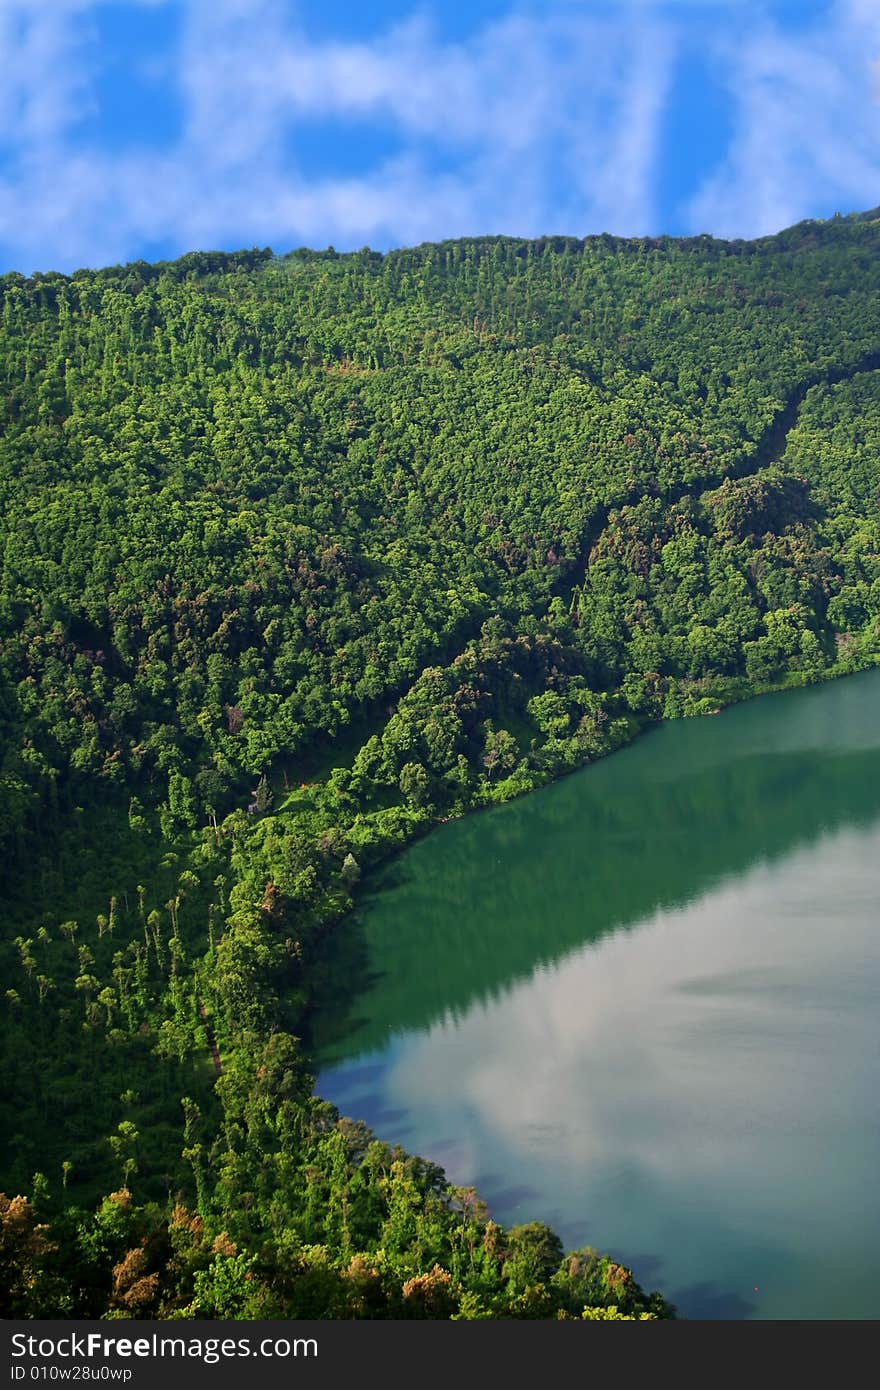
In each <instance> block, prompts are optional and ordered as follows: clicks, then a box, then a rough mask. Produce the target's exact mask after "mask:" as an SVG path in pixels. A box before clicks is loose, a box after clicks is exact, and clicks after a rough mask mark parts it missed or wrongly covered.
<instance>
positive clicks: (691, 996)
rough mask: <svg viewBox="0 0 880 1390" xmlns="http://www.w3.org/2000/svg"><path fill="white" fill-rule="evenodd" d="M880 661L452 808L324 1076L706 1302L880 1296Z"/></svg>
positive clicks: (379, 891) (696, 1305) (800, 1311)
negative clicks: (497, 800) (493, 804)
mask: <svg viewBox="0 0 880 1390" xmlns="http://www.w3.org/2000/svg"><path fill="white" fill-rule="evenodd" d="M878 905H880V672H871V673H869V674H866V675H862V676H855V677H852V678H849V679H847V680H845V681H839V682H837V683H834V684H831V685H825V686H818V687H813V688H811V689H808V690H803V691H797V692H793V693H791V694H786V695H776V696H770V697H766V698H764V699H761V700H756V701H753V702H751V703H749V704H745V705H741V706H739V707H737V708H736V709H733V710H729V711H727V712H725V713H724V714H722V715H720V716H718V717H716V718H705V719H701V720H688V721H679V722H676V723H674V724H668V725H664V726H663V727H661V728H660V729H658V730H657V731H656V732H653V733H651V734H650V735H648V736H647V737H645V738H643V739H642V740H640V741H639V742H638V743H637V744H635V745H633V746H632V747H630V748H628V749H626V750H624V751H623V752H621V753H618V754H616V755H615V756H613V757H611V758H608V759H606V760H604V761H602V762H600V763H597V764H596V765H595V766H594V767H590V768H587V769H585V770H584V771H583V772H580V773H578V774H576V775H574V776H572V777H569V778H567V779H565V780H564V781H561V782H559V783H557V784H555V785H554V786H552V787H548V788H546V789H544V790H543V791H541V792H538V793H536V794H535V795H533V796H530V797H526V798H524V799H522V800H520V801H517V802H515V803H511V804H509V805H507V806H504V807H500V808H499V809H498V810H493V811H491V812H488V813H485V814H481V815H476V816H472V817H470V818H468V819H466V820H463V821H458V822H455V823H453V824H450V825H448V826H444V827H442V828H441V829H439V830H437V831H436V832H435V833H433V834H432V835H430V836H429V837H428V838H427V839H425V840H423V841H421V842H420V843H419V844H417V845H415V846H414V847H413V848H412V849H411V850H409V851H408V852H407V853H406V854H405V855H404V856H402V857H401V858H400V859H399V860H397V861H396V862H395V863H393V864H392V865H390V866H389V868H388V869H387V870H386V872H385V873H384V875H383V876H381V877H380V878H379V879H377V880H376V881H375V884H374V891H373V892H372V893H371V895H370V896H369V897H367V898H366V899H365V900H364V901H363V904H362V906H361V908H360V910H359V912H358V914H357V915H356V916H354V917H353V918H351V919H350V920H349V923H348V924H347V928H341V929H340V931H339V933H338V935H337V938H336V941H335V943H334V947H333V951H334V955H333V959H332V960H331V962H330V967H331V969H330V975H331V978H332V980H333V989H334V991H335V992H337V993H341V992H343V991H344V992H345V993H346V995H347V997H348V1000H349V1007H348V1008H347V1010H346V1011H345V1013H344V1014H341V1013H340V1012H339V1011H338V1010H334V1009H331V1008H329V1007H327V1008H322V1009H321V1011H320V1012H319V1016H318V1019H317V1023H316V1039H315V1040H316V1044H317V1047H318V1056H319V1062H320V1075H319V1085H318V1089H319V1092H320V1094H322V1095H324V1096H325V1097H326V1098H328V1099H330V1100H332V1101H334V1102H335V1103H336V1104H337V1105H338V1106H339V1107H340V1108H341V1109H342V1110H343V1111H345V1112H346V1113H348V1114H352V1115H355V1116H358V1117H360V1118H363V1119H366V1120H367V1121H368V1122H369V1123H371V1124H372V1125H373V1126H374V1128H375V1129H376V1130H377V1132H378V1133H379V1134H380V1136H381V1137H382V1138H384V1139H386V1140H387V1141H389V1142H393V1141H399V1142H401V1143H403V1144H405V1145H406V1147H407V1148H408V1149H410V1150H414V1151H416V1152H419V1153H421V1154H423V1155H424V1156H425V1157H427V1158H431V1159H433V1160H435V1161H436V1162H438V1163H441V1164H442V1165H443V1166H444V1167H445V1168H446V1171H447V1173H448V1175H449V1177H450V1179H451V1180H452V1181H455V1182H459V1183H467V1184H470V1183H475V1184H476V1185H477V1186H478V1187H479V1188H480V1190H481V1192H482V1194H483V1195H484V1196H485V1197H486V1198H487V1199H488V1201H489V1202H490V1204H491V1207H492V1210H493V1214H494V1215H495V1216H496V1217H497V1218H498V1219H499V1220H502V1221H504V1222H514V1221H524V1220H535V1219H540V1220H544V1221H547V1222H549V1223H550V1224H552V1225H553V1226H555V1227H556V1228H557V1230H558V1231H559V1233H560V1235H561V1236H562V1237H563V1239H564V1240H565V1242H566V1244H567V1245H579V1244H586V1243H589V1244H591V1245H594V1246H597V1247H599V1248H602V1249H607V1250H610V1251H611V1252H612V1253H613V1254H615V1255H616V1256H618V1257H620V1258H622V1259H624V1260H625V1262H626V1263H627V1264H630V1265H631V1266H632V1267H633V1268H634V1270H635V1273H636V1276H637V1277H638V1278H639V1279H640V1280H641V1281H642V1282H643V1283H645V1284H647V1285H649V1286H651V1287H659V1288H661V1289H662V1290H663V1292H664V1293H665V1294H666V1295H667V1296H668V1297H670V1298H672V1299H673V1301H675V1302H676V1303H677V1304H678V1306H679V1308H680V1310H681V1311H682V1312H683V1313H685V1314H687V1315H688V1316H691V1317H733V1318H737V1317H787V1318H820V1317H844V1318H845V1317H859V1318H867V1317H876V1316H877V1315H878V1314H880V1184H878V1174H880V1109H878V1079H880V922H878Z"/></svg>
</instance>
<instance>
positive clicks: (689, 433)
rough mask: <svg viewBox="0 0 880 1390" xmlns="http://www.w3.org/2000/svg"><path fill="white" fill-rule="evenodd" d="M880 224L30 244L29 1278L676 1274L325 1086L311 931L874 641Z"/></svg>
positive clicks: (20, 671)
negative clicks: (96, 251)
mask: <svg viewBox="0 0 880 1390" xmlns="http://www.w3.org/2000/svg"><path fill="white" fill-rule="evenodd" d="M878 252H880V220H877V218H876V217H875V215H874V214H867V215H863V216H860V217H853V218H836V219H834V220H833V221H831V222H827V223H819V222H808V223H803V224H801V225H799V226H798V227H795V228H792V229H790V230H789V231H787V232H785V233H782V234H781V235H779V236H776V237H772V238H766V239H764V240H761V241H756V242H732V243H730V242H719V241H714V240H712V239H711V238H708V237H701V238H696V239H691V240H686V241H682V240H672V239H666V238H664V239H660V240H639V241H622V240H617V239H614V238H611V237H598V238H588V239H587V240H585V241H577V240H574V239H568V238H545V239H542V240H540V241H535V242H524V241H516V240H511V239H504V238H487V239H484V240H477V241H460V242H450V243H445V244H442V245H432V246H424V247H420V248H417V249H415V250H410V251H399V252H392V253H389V254H387V255H384V256H383V255H379V254H378V253H374V252H371V251H367V250H365V251H362V252H358V253H355V254H350V255H338V254H336V253H335V252H333V251H332V250H331V251H326V252H320V253H318V252H311V251H306V250H302V251H297V252H293V253H292V254H290V255H287V256H274V255H273V254H272V253H271V252H269V251H268V250H267V251H256V250H255V251H251V252H241V253H238V254H234V255H225V254H220V253H216V254H214V253H204V254H193V255H190V256H185V257H183V258H182V259H181V260H179V261H176V262H173V263H167V264H159V265H148V264H145V263H137V264H134V265H129V266H123V267H114V268H111V269H107V270H100V271H90V270H89V271H86V270H84V271H80V272H77V273H76V274H74V275H73V276H70V277H65V276H62V275H36V276H33V277H32V278H30V279H26V278H25V277H23V276H21V275H16V274H11V275H7V276H5V277H3V278H2V279H0V305H2V328H0V539H2V552H0V553H2V560H0V854H2V858H0V865H2V870H0V871H2V879H3V887H2V903H3V924H2V942H0V960H2V967H3V975H4V980H5V1001H4V1009H3V1048H4V1076H5V1085H4V1088H3V1098H2V1103H0V1122H2V1127H3V1131H4V1136H5V1137H4V1142H3V1144H2V1149H0V1154H2V1158H0V1188H3V1189H5V1191H6V1193H7V1194H8V1195H7V1196H6V1197H0V1216H2V1222H3V1234H2V1238H0V1287H2V1288H3V1290H5V1295H4V1296H5V1300H6V1301H5V1303H3V1305H2V1308H0V1311H2V1313H3V1315H4V1316H8V1315H10V1314H11V1313H12V1314H16V1313H24V1314H25V1315H29V1316H50V1315H62V1316H64V1315H106V1316H117V1317H118V1316H132V1315H135V1316H146V1317H149V1316H157V1315H162V1316H175V1315H176V1316H204V1317H215V1316H216V1317H255V1316H296V1317H303V1316H342V1317H353V1316H354V1317H381V1316H395V1317H400V1316H415V1317H426V1316H432V1317H449V1316H456V1317H497V1316H508V1317H509V1316H516V1317H555V1316H564V1317H573V1316H582V1315H583V1314H584V1310H585V1309H587V1310H588V1315H589V1316H595V1317H599V1316H602V1317H605V1316H613V1315H615V1312H616V1315H619V1316H630V1317H642V1316H664V1315H668V1314H669V1312H670V1310H669V1308H668V1305H666V1304H665V1303H664V1302H663V1300H662V1299H661V1298H660V1297H659V1296H658V1295H653V1296H647V1295H645V1294H644V1293H643V1292H642V1290H641V1289H639V1287H638V1285H636V1284H635V1283H634V1281H633V1280H632V1277H631V1276H630V1275H629V1274H628V1272H627V1271H625V1270H623V1269H621V1268H620V1266H618V1265H615V1264H614V1263H612V1262H611V1261H610V1260H609V1259H607V1257H600V1256H598V1255H596V1254H595V1252H593V1251H590V1250H587V1251H580V1252H575V1253H574V1254H572V1255H570V1256H566V1257H564V1258H563V1251H562V1248H561V1246H560V1245H559V1242H558V1240H557V1239H556V1237H555V1236H554V1235H553V1233H552V1232H550V1231H549V1230H548V1229H547V1228H546V1227H544V1226H542V1225H541V1224H540V1223H539V1222H538V1221H537V1220H536V1221H535V1222H534V1223H532V1224H529V1225H526V1226H520V1227H515V1228H513V1229H510V1230H503V1229H501V1228H500V1227H498V1226H497V1225H496V1224H495V1223H494V1222H493V1221H492V1220H491V1216H490V1214H489V1213H488V1211H487V1210H486V1209H485V1207H484V1206H483V1205H482V1204H481V1202H480V1200H479V1197H478V1195H477V1194H475V1193H474V1192H472V1191H470V1190H462V1189H456V1188H453V1187H450V1186H449V1184H448V1183H447V1181H446V1179H445V1176H444V1174H443V1173H442V1171H441V1170H440V1169H439V1168H437V1167H436V1166H434V1165H433V1164H431V1163H430V1162H425V1161H422V1160H421V1159H418V1158H414V1157H412V1156H410V1155H407V1154H406V1153H404V1152H403V1151H402V1150H399V1149H391V1148H389V1147H388V1146H387V1145H385V1144H384V1143H383V1141H382V1136H381V1135H379V1136H374V1135H372V1134H371V1133H370V1132H369V1131H368V1130H366V1128H365V1127H364V1126H363V1125H362V1124H360V1123H359V1122H358V1120H357V1117H356V1116H355V1117H352V1118H351V1119H345V1118H341V1117H340V1116H338V1115H337V1113H336V1112H335V1111H334V1110H333V1109H332V1107H330V1106H328V1105H325V1104H324V1103H322V1102H321V1101H320V1100H319V1099H317V1098H315V1097H314V1096H313V1094H312V1079H311V1075H310V1062H309V1054H308V1045H307V1039H308V1033H309V1010H310V1007H311V1005H312V1002H313V999H314V997H315V995H316V993H318V992H323V993H324V994H325V996H326V991H327V990H328V989H331V990H332V991H333V992H334V993H336V994H337V995H345V993H346V990H347V989H349V988H350V987H351V983H352V982H351V981H347V980H345V979H339V980H329V981H328V979H327V978H326V974H325V966H324V965H323V964H322V953H321V943H322V939H323V938H324V936H325V935H326V933H327V932H328V931H331V930H333V929H334V925H335V924H336V923H337V922H338V921H339V919H340V918H341V917H342V916H343V915H344V914H345V913H346V912H347V911H348V909H349V908H350V906H351V904H352V901H353V898H354V897H355V896H356V895H357V892H358V884H359V882H360V880H361V879H362V877H363V875H364V874H366V873H368V872H369V869H370V867H371V866H372V865H374V864H375V863H377V862H378V861H379V860H380V859H382V858H384V857H386V856H387V855H388V854H389V853H391V852H392V851H394V850H396V849H398V848H399V847H401V846H402V845H404V844H405V843H406V842H407V841H408V840H409V839H410V838H411V837H412V836H414V835H415V834H418V833H422V832H424V831H426V830H428V829H429V828H430V827H431V826H432V825H433V824H435V823H436V822H438V821H440V820H443V819H447V818H449V817H450V816H455V815H460V814H462V813H464V812H465V811H467V810H468V809H469V808H472V807H476V806H481V805H487V804H491V803H494V802H500V801H504V800H507V799H509V798H511V797H513V796H516V795H518V794H520V793H522V792H526V791H528V790H530V789H532V788H534V787H537V786H539V785H541V784H542V783H545V782H547V781H548V780H549V779H551V778H553V777H555V776H558V775H559V774H561V773H562V772H564V771H566V770H568V769H571V768H574V767H577V766H580V765H582V764H584V763H587V762H589V761H591V760H593V759H595V758H598V757H601V756H602V755H603V754H605V753H607V752H609V751H610V750H612V749H614V748H616V747H619V746H620V745H621V744H623V743H624V742H626V741H627V740H630V739H632V738H633V737H634V736H635V735H636V734H637V733H638V732H639V731H640V730H642V729H644V728H645V727H646V726H647V725H649V724H650V723H651V722H653V721H656V720H658V719H662V718H672V717H678V716H692V715H703V714H711V713H713V712H715V711H717V710H718V709H719V708H721V707H722V706H723V705H724V704H726V703H730V702H731V701H733V700H737V699H741V698H744V697H746V696H748V695H750V694H754V693H757V692H760V691H764V690H769V689H773V688H778V687H780V686H783V685H792V684H802V683H806V682H811V681H816V680H820V679H825V678H827V677H829V676H834V675H837V674H842V673H844V672H847V671H853V670H856V669H858V668H860V667H864V666H867V665H870V664H873V663H875V662H876V661H877V659H878V655H880V526H878V486H880V467H878V446H880V375H878V372H880V308H878V306H880V297H878V290H880V255H878ZM472 929H473V930H474V931H479V922H478V921H474V923H473V926H472ZM318 987H320V991H319V989H318ZM107 1194H110V1195H109V1196H108V1195H107ZM539 1215H540V1214H539V1213H536V1217H537V1216H539ZM612 1310H614V1311H612Z"/></svg>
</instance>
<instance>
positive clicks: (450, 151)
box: [0, 0, 673, 269]
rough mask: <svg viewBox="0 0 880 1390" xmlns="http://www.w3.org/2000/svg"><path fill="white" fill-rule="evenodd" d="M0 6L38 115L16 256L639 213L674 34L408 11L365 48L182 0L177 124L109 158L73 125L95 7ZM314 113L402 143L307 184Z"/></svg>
mask: <svg viewBox="0 0 880 1390" xmlns="http://www.w3.org/2000/svg"><path fill="white" fill-rule="evenodd" d="M0 3H2V0H0ZM5 8H6V9H10V8H11V9H12V10H14V11H16V13H17V16H18V19H19V33H18V36H17V39H16V36H15V35H14V34H13V32H12V28H14V26H12V27H10V28H9V31H8V32H7V33H6V34H5V39H6V48H7V52H6V55H5V56H6V64H4V66H11V67H16V68H17V69H18V71H19V73H20V82H19V85H20V89H21V90H20V92H19V94H18V96H17V98H16V100H17V102H18V106H19V108H20V109H27V110H32V111H33V113H34V114H33V116H32V117H31V118H30V120H29V123H27V124H25V125H22V126H21V127H20V129H19V132H18V135H17V140H16V145H17V158H16V159H14V160H13V161H11V162H10V165H9V168H8V169H7V172H6V176H5V178H0V241H2V242H5V243H6V246H7V248H9V249H8V251H7V258H8V257H9V255H10V253H11V255H12V257H13V258H14V259H15V260H16V261H17V262H18V263H19V264H21V265H22V266H23V267H24V268H25V269H29V268H31V267H32V266H33V265H47V264H59V265H62V266H70V265H72V264H74V263H80V262H87V263H96V262H99V261H106V260H108V259H109V260H113V259H118V258H120V257H125V256H130V255H133V254H137V252H138V248H139V246H141V245H143V244H144V243H145V242H147V243H149V242H150V241H154V242H155V241H157V240H170V241H171V242H173V243H174V244H175V245H176V246H177V247H178V248H180V249H186V248H188V247H191V246H197V245H217V244H221V245H228V244H230V242H233V243H234V242H238V243H244V242H248V241H251V240H253V241H259V242H265V241H268V242H271V243H272V244H274V245H276V246H279V247H285V246H289V245H296V244H300V243H303V242H310V243H317V244H323V245H326V244H327V242H329V241H332V242H335V243H336V244H338V245H353V244H358V245H359V244H362V243H364V242H369V241H372V242H374V243H380V244H381V243H383V242H384V243H389V242H397V243H401V242H410V241H414V240H421V239H426V238H436V237H444V236H454V235H462V234H465V233H479V232H489V231H507V232H511V233H521V234H532V235H534V234H538V233H540V232H542V231H565V232H587V231H593V230H609V231H617V232H622V233H626V232H631V233H637V232H641V231H643V230H644V229H645V228H646V227H647V226H649V225H650V224H651V222H652V218H653V198H654V187H653V181H654V174H655V159H654V147H655V144H656V139H657V133H658V130H659V127H660V122H661V118H662V107H663V100H664V95H665V91H666V85H667V82H668V80H669V77H670V75H671V69H672V61H673V47H672V34H671V30H670V29H669V26H668V25H667V24H665V22H661V21H659V20H656V19H655V18H653V17H651V16H650V15H649V14H648V13H647V12H645V11H644V9H643V8H642V7H641V6H639V5H637V4H632V5H629V4H627V5H625V6H624V7H623V8H622V9H620V10H618V12H617V13H616V14H615V15H613V16H610V17H609V16H608V15H604V16H603V15H598V14H596V13H595V12H589V11H584V10H577V9H569V8H568V7H565V6H563V7H562V8H561V10H558V11H556V12H555V13H554V12H552V11H551V12H550V13H549V14H548V13H539V14H537V15H534V14H528V13H526V12H520V11H517V10H515V9H514V10H511V12H510V14H509V15H508V16H507V17H506V18H503V19H502V20H500V21H499V22H497V23H494V24H491V25H486V26H484V27H483V28H481V29H479V30H477V31H476V32H475V33H473V34H472V35H471V36H470V37H468V38H467V39H464V40H462V41H459V42H456V43H449V42H444V41H443V40H441V38H440V37H438V35H437V34H436V32H435V31H434V30H433V29H432V28H431V27H430V25H429V24H428V23H427V22H426V21H425V20H423V19H419V18H414V19H413V20H411V21H410V22H408V23H406V24H403V25H401V26H398V27H396V28H393V29H389V30H386V31H385V32H384V33H381V34H379V35H378V36H376V37H375V38H373V39H371V40H370V41H357V42H340V41H316V40H314V39H310V38H308V37H306V35H305V33H304V32H303V31H302V30H301V29H299V28H298V27H297V26H296V24H295V23H294V22H292V20H291V17H290V10H289V7H287V6H284V5H281V4H279V3H275V0H257V3H254V2H253V0H248V3H244V2H243V0H189V3H187V4H186V5H185V6H184V10H185V24H184V28H183V38H182V41H181V44H180V48H179V50H178V51H177V53H176V54H175V55H174V63H175V72H176V80H177V84H178V89H179V93H180V96H181V99H182V104H183V112H184V119H183V129H182V131H181V134H180V136H179V138H178V139H177V140H176V141H175V143H174V144H173V146H171V147H169V148H168V149H166V150H164V151H162V152H161V153H159V154H157V153H156V152H155V151H145V150H137V149H130V150H124V151H123V152H122V153H117V154H113V155H110V154H108V153H107V152H106V151H102V150H100V149H91V150H89V149H85V148H83V147H82V146H81V145H78V144H77V142H76V139H75V131H74V129H73V127H74V125H75V122H76V120H77V118H78V116H79V115H80V113H81V112H82V110H83V108H84V107H85V106H87V105H88V103H89V102H90V101H94V86H93V80H94V72H95V63H96V58H97V55H96V54H95V52H94V47H95V45H94V44H92V46H91V48H90V46H89V40H90V38H91V37H92V35H91V34H90V29H89V12H90V10H91V9H93V8H94V6H90V5H89V4H88V3H87V0H67V3H63V0H57V3H56V4H54V6H52V7H50V8H49V9H46V10H45V11H44V12H43V13H44V17H45V26H44V27H45V31H46V33H45V34H44V35H43V36H42V37H41V36H40V34H39V33H38V31H37V26H36V25H35V24H34V22H30V23H27V24H25V26H24V28H25V30H26V32H25V33H22V32H21V30H22V24H21V12H22V10H28V11H29V13H32V11H30V10H29V7H27V6H24V5H22V4H21V3H19V0H15V4H12V5H10V3H9V0H7V5H6V7H5ZM50 31H51V36H52V37H51V41H50V40H49V37H48V35H49V32H50ZM38 40H39V42H38ZM41 44H42V45H43V46H44V48H45V51H40V45H41ZM327 119H333V120H334V121H337V122H338V121H344V122H349V123H350V128H351V140H352V141H355V142H356V141H357V139H358V136H359V131H361V130H362V129H363V128H364V125H365V124H371V123H380V124H381V126H382V128H383V129H385V130H387V131H388V132H389V133H390V135H391V137H392V145H393V146H394V147H395V148H394V153H393V155H390V156H389V157H388V158H386V159H385V160H382V161H379V162H377V163H374V164H372V165H371V166H368V167H364V168H363V169H359V170H358V172H357V173H356V174H354V175H351V176H349V177H339V176H335V175H333V174H332V173H328V174H327V175H326V176H323V177H318V178H314V177H312V178H307V177H305V175H304V174H303V173H302V172H301V171H300V169H299V168H298V166H297V157H296V144H297V130H298V129H302V128H303V125H304V123H305V124H308V123H311V122H315V121H321V120H327ZM40 122H42V125H40ZM560 173H561V174H562V176H563V177H562V178H561V179H560ZM560 182H561V183H562V185H563V187H564V189H565V193H564V195H563V196H562V198H560V197H559V192H558V190H559V184H560Z"/></svg>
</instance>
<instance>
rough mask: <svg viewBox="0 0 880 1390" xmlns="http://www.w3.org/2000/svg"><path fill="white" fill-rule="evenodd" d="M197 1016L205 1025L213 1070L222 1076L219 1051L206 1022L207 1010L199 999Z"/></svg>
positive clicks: (212, 1031) (211, 1030)
mask: <svg viewBox="0 0 880 1390" xmlns="http://www.w3.org/2000/svg"><path fill="white" fill-rule="evenodd" d="M199 1018H200V1019H201V1020H202V1022H203V1023H204V1025H205V1033H206V1035H207V1038H208V1047H209V1048H210V1049H211V1059H212V1061H213V1063H214V1070H215V1071H216V1073H217V1075H218V1076H222V1075H223V1063H222V1062H221V1060H220V1051H219V1048H218V1047H217V1039H216V1038H215V1037H214V1030H213V1028H212V1027H211V1025H210V1023H209V1022H208V1011H207V1009H206V1008H205V1006H204V1004H203V1003H202V1001H201V999H200V1000H199Z"/></svg>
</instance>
